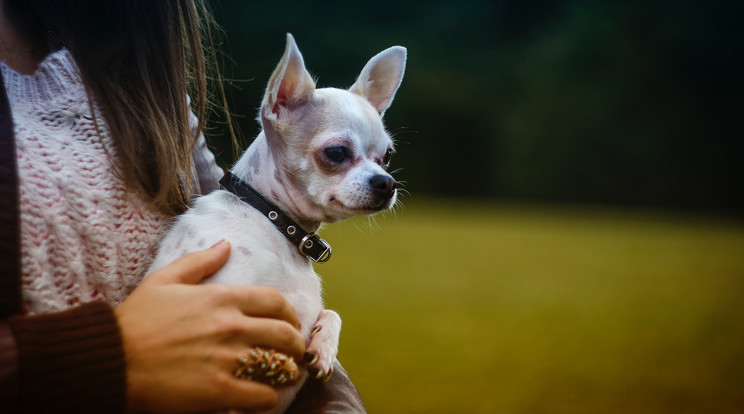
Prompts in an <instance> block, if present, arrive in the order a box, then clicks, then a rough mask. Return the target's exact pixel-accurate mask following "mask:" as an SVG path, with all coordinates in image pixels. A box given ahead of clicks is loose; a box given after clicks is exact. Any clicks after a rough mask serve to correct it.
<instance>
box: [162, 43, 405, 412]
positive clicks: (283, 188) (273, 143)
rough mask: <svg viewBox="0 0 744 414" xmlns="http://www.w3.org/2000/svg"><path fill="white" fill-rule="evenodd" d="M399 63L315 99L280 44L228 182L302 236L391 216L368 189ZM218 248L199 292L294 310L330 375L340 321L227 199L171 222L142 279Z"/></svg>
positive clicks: (398, 51) (401, 51)
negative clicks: (247, 295) (237, 289)
mask: <svg viewBox="0 0 744 414" xmlns="http://www.w3.org/2000/svg"><path fill="white" fill-rule="evenodd" d="M405 61H406V50H405V48H403V47H400V46H395V47H392V48H389V49H387V50H385V51H383V52H381V53H379V54H378V55H376V56H375V57H373V58H372V59H371V60H370V61H369V62H368V63H367V65H366V66H365V67H364V69H363V70H362V73H361V75H360V76H359V78H358V79H357V81H356V83H355V84H354V86H352V87H351V89H350V90H349V91H346V90H341V89H334V88H324V89H316V87H315V83H314V82H313V80H312V77H311V76H310V74H309V73H308V71H307V69H305V64H304V61H303V58H302V55H301V54H300V51H299V49H298V48H297V45H296V44H295V42H294V39H293V38H292V36H291V35H289V34H288V35H287V47H286V49H285V52H284V56H283V57H282V59H281V61H280V62H279V64H278V66H277V68H276V69H275V70H274V73H273V74H272V76H271V79H270V80H269V83H268V85H267V89H266V94H265V96H264V99H263V104H262V107H261V111H260V116H259V118H260V119H261V122H262V126H263V131H262V132H261V133H260V134H259V135H258V137H256V139H255V140H254V142H253V143H252V144H251V146H250V147H249V148H248V149H247V150H246V152H245V153H244V154H243V156H241V157H240V159H239V160H238V161H237V162H236V164H235V166H234V167H233V168H232V172H233V173H234V174H235V175H237V176H238V177H240V178H241V179H243V180H244V181H245V182H247V183H248V184H250V185H252V186H253V187H254V188H256V189H257V190H258V191H259V192H260V193H262V194H263V195H264V196H265V197H266V198H268V199H269V200H271V201H272V202H273V203H274V204H276V205H277V206H279V207H280V208H281V209H282V210H283V211H284V212H285V213H287V214H288V215H289V216H290V217H292V218H293V219H294V220H295V221H297V222H298V223H299V224H300V225H301V226H302V227H303V228H304V229H305V230H306V231H316V230H317V229H318V228H319V227H320V225H321V223H322V222H334V221H338V220H343V219H346V218H348V217H351V216H353V215H357V214H371V213H374V212H376V211H380V210H383V209H386V208H390V207H391V206H392V205H393V204H394V203H395V199H396V195H397V192H396V191H395V190H394V189H393V190H392V193H390V194H385V195H384V196H380V195H379V194H378V195H376V194H375V191H374V189H373V188H371V183H372V181H371V180H372V178H373V177H378V178H381V179H382V180H383V181H386V180H387V177H389V180H392V177H390V176H389V175H388V173H387V172H386V171H385V167H384V166H383V163H382V162H381V160H382V159H383V157H384V156H385V153H386V152H388V151H389V150H390V149H392V145H393V141H392V139H391V137H390V135H389V134H388V133H387V132H386V131H385V128H384V126H383V123H382V118H381V115H382V114H383V113H384V111H385V109H387V108H388V106H389V105H390V103H391V102H392V99H393V97H394V95H395V92H396V91H397V89H398V86H399V85H400V82H401V79H402V77H403V72H404V69H405ZM338 145H343V146H345V147H346V148H347V149H348V150H349V154H350V157H349V158H348V160H345V162H344V163H343V164H341V165H335V164H333V163H330V164H329V163H328V159H327V157H326V155H325V152H324V151H325V149H327V148H328V147H332V146H338ZM324 165H325V168H324V167H323V166H324ZM329 165H331V167H330V168H329ZM393 182H394V181H393ZM223 238H226V239H227V240H229V241H230V243H231V245H232V254H231V257H230V259H229V261H228V262H227V264H226V265H225V266H224V267H223V268H222V269H220V270H219V271H218V272H217V273H215V274H214V276H212V277H211V278H210V279H209V280H207V283H224V284H234V285H263V286H270V287H274V288H276V289H278V290H280V291H281V292H282V293H283V294H284V295H285V296H286V297H287V299H289V301H290V302H291V303H292V304H293V305H294V306H295V308H296V309H297V312H298V315H299V317H300V320H301V322H302V326H303V329H302V332H301V333H302V335H303V336H304V337H305V339H306V340H307V341H308V347H307V350H308V352H310V353H312V354H314V355H315V359H314V361H313V362H312V363H311V366H313V367H314V368H316V369H317V370H318V376H319V377H323V376H327V375H330V373H331V372H332V367H333V362H334V361H335V359H336V355H337V353H338V337H339V333H340V328H341V319H340V318H339V317H338V315H337V314H336V313H335V312H333V311H329V310H324V309H323V303H322V299H321V282H320V278H319V277H318V275H317V274H316V273H315V272H314V270H313V266H312V265H311V263H310V261H309V259H307V258H305V257H303V256H302V255H301V254H300V253H299V252H298V250H297V246H294V245H292V244H291V243H290V242H289V241H288V240H287V239H286V238H285V237H284V236H283V235H282V234H281V233H280V232H279V231H278V230H277V229H276V228H275V227H274V225H273V224H272V223H271V222H270V221H269V220H268V219H267V218H266V217H264V216H263V215H262V214H261V213H259V212H258V211H257V210H255V209H254V208H253V207H250V206H248V205H246V204H244V203H242V202H241V201H239V200H238V199H237V198H236V197H235V196H234V195H232V194H230V193H229V192H227V191H224V190H220V191H215V192H212V193H211V194H209V195H206V196H204V197H201V198H199V199H197V200H196V202H195V203H194V206H193V207H192V208H191V209H189V211H187V212H186V213H185V214H183V215H181V216H180V217H178V219H177V220H176V221H175V223H174V224H173V226H172V228H171V229H170V230H169V231H168V232H167V233H166V235H165V236H164V238H163V241H162V243H161V246H160V251H159V252H158V254H157V257H156V258H155V260H154V262H153V264H152V265H151V267H150V271H153V270H156V269H159V268H161V267H163V266H165V265H167V264H168V263H170V262H172V261H173V260H175V259H177V258H179V257H181V256H183V255H184V254H187V253H189V252H193V251H196V250H199V249H203V248H206V247H208V246H210V245H212V244H214V243H216V242H217V241H219V240H222V239H223ZM148 273H149V272H148ZM311 334H312V335H311ZM305 377H306V376H305ZM300 386H301V383H300V384H298V385H296V386H293V387H289V388H284V389H281V390H280V404H279V406H278V407H276V409H274V410H272V411H271V412H277V413H279V412H283V411H284V410H285V409H286V408H287V407H288V406H289V404H290V403H291V401H292V399H293V398H294V395H295V394H296V392H297V390H299V388H300Z"/></svg>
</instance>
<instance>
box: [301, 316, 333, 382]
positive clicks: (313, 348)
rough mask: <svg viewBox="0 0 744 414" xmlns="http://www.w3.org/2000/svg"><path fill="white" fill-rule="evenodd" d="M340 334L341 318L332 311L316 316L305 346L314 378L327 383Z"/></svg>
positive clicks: (331, 372) (331, 371)
mask: <svg viewBox="0 0 744 414" xmlns="http://www.w3.org/2000/svg"><path fill="white" fill-rule="evenodd" d="M340 334H341V318H340V317H339V316H338V314H337V313H336V312H334V311H332V310H328V309H323V310H322V311H320V314H319V315H318V320H317V321H316V322H315V326H314V327H313V331H312V333H311V334H310V343H309V344H308V346H307V352H308V354H310V355H312V360H311V361H310V363H309V364H308V367H309V368H310V370H311V371H312V372H313V374H314V375H315V377H316V378H324V379H325V380H326V381H328V380H329V379H330V378H331V374H333V363H334V362H335V361H336V356H337V355H338V338H339V335H340Z"/></svg>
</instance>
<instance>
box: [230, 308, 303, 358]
mask: <svg viewBox="0 0 744 414" xmlns="http://www.w3.org/2000/svg"><path fill="white" fill-rule="evenodd" d="M244 324H245V325H244V330H243V333H242V334H241V335H239V337H236V338H235V340H236V341H237V342H238V343H240V344H241V345H242V344H245V345H244V346H245V348H246V349H247V348H249V347H251V346H260V347H264V348H269V349H274V350H276V351H279V352H282V353H284V354H286V355H289V356H291V357H293V358H294V359H295V360H296V361H302V358H303V355H305V338H303V337H302V335H300V333H299V332H298V331H297V330H296V329H295V328H294V327H292V326H291V325H290V324H288V323H287V322H284V321H279V320H276V319H269V318H246V319H245V321H244Z"/></svg>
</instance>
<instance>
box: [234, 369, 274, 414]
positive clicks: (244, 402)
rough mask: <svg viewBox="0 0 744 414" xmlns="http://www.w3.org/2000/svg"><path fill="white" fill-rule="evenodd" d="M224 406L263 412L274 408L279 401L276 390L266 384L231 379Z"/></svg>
mask: <svg viewBox="0 0 744 414" xmlns="http://www.w3.org/2000/svg"><path fill="white" fill-rule="evenodd" d="M230 384H231V387H230V392H228V393H226V395H225V405H226V406H228V407H232V408H241V409H244V410H251V411H253V410H255V411H263V410H268V409H270V408H274V407H275V406H276V404H277V403H278V401H279V396H278V394H277V392H276V390H275V389H274V388H273V387H271V386H269V385H266V384H262V383H260V382H256V381H249V380H244V379H238V378H234V377H232V378H231V379H230Z"/></svg>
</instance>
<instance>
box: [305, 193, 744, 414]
mask: <svg viewBox="0 0 744 414" xmlns="http://www.w3.org/2000/svg"><path fill="white" fill-rule="evenodd" d="M322 234H323V236H324V237H325V238H326V239H327V240H329V241H330V242H331V243H332V245H333V252H334V255H333V259H332V260H331V261H330V262H329V263H328V264H325V265H322V266H317V267H316V270H317V271H318V272H319V273H320V274H321V275H322V276H323V279H324V281H325V283H326V296H327V305H328V307H329V308H331V309H334V310H336V311H338V312H339V313H340V314H341V318H342V320H343V321H344V326H343V329H342V333H341V350H340V355H339V358H340V359H341V362H342V363H343V365H344V366H345V367H346V369H347V370H348V371H349V372H350V374H351V376H352V379H353V380H354V381H355V383H356V385H357V387H358V388H359V390H360V392H361V393H362V396H363V398H364V401H365V403H366V404H367V407H368V409H369V410H370V412H372V413H455V412H457V413H598V412H601V413H628V412H632V413H672V412H673V413H700V412H709V413H741V412H744V300H743V299H742V292H744V258H743V257H742V256H744V255H743V253H744V223H742V222H740V221H735V220H724V219H719V218H710V217H708V218H704V217H695V216H686V215H682V214H670V213H663V212H655V213H654V212H642V211H624V210H617V209H603V208H579V207H575V208H570V207H549V206H528V205H510V204H492V203H473V202H467V203H466V202H451V201H443V200H434V199H432V200H412V201H406V205H405V207H404V208H402V209H398V211H397V212H396V213H395V214H387V215H386V216H382V217H377V218H375V219H373V220H371V221H367V219H365V218H357V219H354V220H351V221H349V222H345V223H341V224H334V225H328V226H327V227H326V228H324V229H323V231H322Z"/></svg>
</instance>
